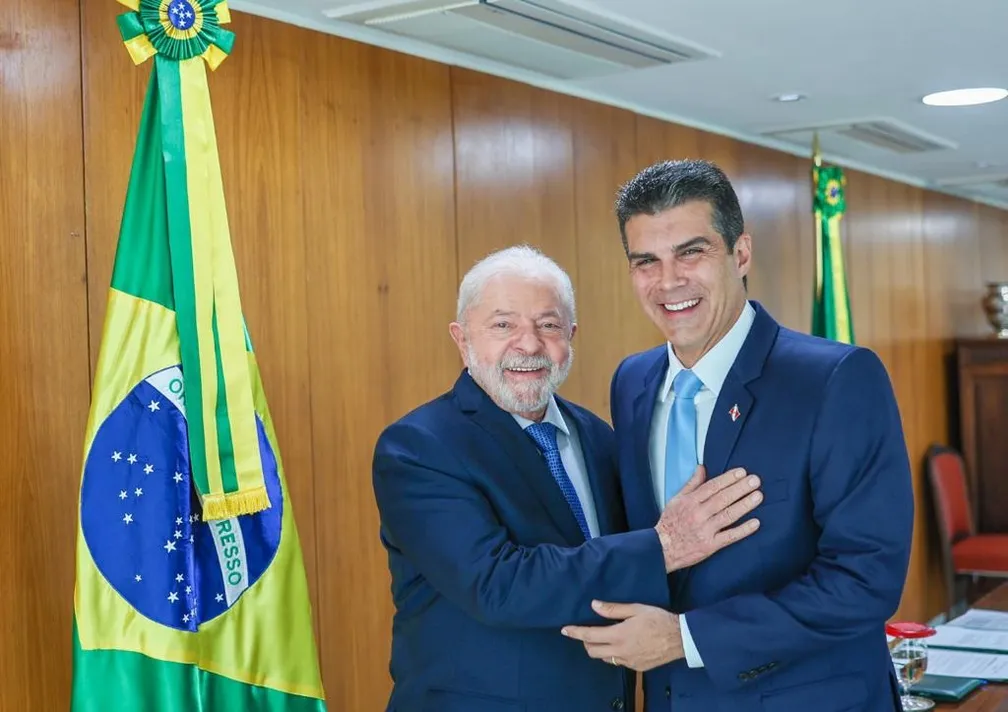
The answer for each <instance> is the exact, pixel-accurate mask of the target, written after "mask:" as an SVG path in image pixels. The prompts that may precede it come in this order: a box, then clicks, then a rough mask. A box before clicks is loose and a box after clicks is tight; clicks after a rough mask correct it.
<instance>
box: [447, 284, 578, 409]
mask: <svg viewBox="0 0 1008 712" xmlns="http://www.w3.org/2000/svg"><path fill="white" fill-rule="evenodd" d="M450 330H451V334H452V338H453V339H454V340H455V343H456V344H457V345H458V348H459V353H460V354H461V355H462V359H463V361H464V362H465V364H466V367H467V368H468V369H469V375H470V376H472V379H473V380H474V381H475V382H476V383H477V384H478V385H479V386H480V387H481V388H482V389H483V390H484V391H486V393H487V395H489V396H490V398H491V399H492V400H493V401H494V403H496V404H497V405H498V406H500V407H501V408H503V409H504V410H506V411H507V412H509V413H514V414H517V415H521V416H522V417H525V418H528V419H529V420H539V419H541V418H542V416H543V413H545V410H546V406H547V405H548V404H549V400H550V397H551V396H552V395H553V394H554V393H555V392H556V391H557V389H559V388H560V385H561V384H562V383H563V382H564V380H566V378H567V374H568V373H570V367H571V363H572V362H573V359H574V350H573V349H572V348H571V338H572V337H573V336H574V331H575V330H576V326H575V325H573V324H571V323H570V322H569V319H568V318H567V317H566V316H565V310H564V308H563V305H562V303H561V300H560V297H559V294H558V291H557V288H556V286H555V285H554V284H552V283H551V282H550V281H549V280H548V279H535V278H529V277H524V276H521V275H516V274H508V273H505V274H500V275H497V276H495V277H493V278H491V279H489V280H488V281H487V282H486V284H485V285H484V287H483V289H482V292H481V294H480V296H479V298H478V299H477V301H476V302H475V303H474V304H473V305H472V306H471V307H470V308H469V310H468V312H467V314H466V318H465V321H464V324H460V323H458V322H455V323H452V325H451V327H450Z"/></svg>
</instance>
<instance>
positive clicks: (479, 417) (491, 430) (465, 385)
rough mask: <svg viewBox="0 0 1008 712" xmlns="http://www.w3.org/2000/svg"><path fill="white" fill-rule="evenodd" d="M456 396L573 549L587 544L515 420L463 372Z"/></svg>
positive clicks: (546, 469)
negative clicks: (584, 543)
mask: <svg viewBox="0 0 1008 712" xmlns="http://www.w3.org/2000/svg"><path fill="white" fill-rule="evenodd" d="M455 394H456V396H457V397H458V399H459V403H460V405H461V407H462V410H463V412H465V413H467V414H468V415H469V417H470V418H472V420H473V421H474V422H475V423H476V424H477V425H479V426H480V427H481V428H482V429H483V430H484V431H485V432H486V433H487V435H488V436H489V437H490V439H491V440H493V441H494V442H495V443H496V444H497V445H498V447H500V448H501V450H502V451H503V452H502V457H501V462H502V463H506V462H510V463H512V464H513V466H514V469H515V470H516V471H517V473H518V476H519V477H521V478H522V481H524V482H525V483H526V484H527V485H528V487H529V489H530V490H531V491H532V492H534V493H535V495H536V498H537V499H538V500H539V501H540V502H541V503H542V505H543V508H544V509H545V510H546V512H547V513H548V514H549V516H550V519H552V521H553V523H554V524H555V525H556V527H557V529H558V530H560V532H561V533H562V534H563V536H564V538H565V539H566V540H567V541H568V542H569V543H570V544H571V545H572V546H576V545H578V544H581V543H583V542H584V540H585V539H584V534H582V533H581V528H580V527H579V526H578V523H577V520H576V519H575V518H574V513H573V512H572V511H571V508H570V505H568V504H567V500H566V499H564V496H563V492H561V491H560V488H559V487H558V486H557V483H556V480H554V479H553V475H552V473H550V471H549V466H547V464H546V459H545V458H544V457H543V455H542V453H541V452H540V451H539V448H538V447H536V444H535V442H534V441H533V440H532V438H531V437H529V436H528V435H526V434H525V433H524V432H523V431H522V428H521V426H520V425H518V422H517V421H516V420H515V419H514V417H512V416H511V415H510V414H509V413H507V412H505V411H504V410H502V409H501V408H500V407H499V406H497V404H496V403H494V402H493V401H492V400H491V399H490V397H489V396H488V395H487V394H486V393H485V392H484V391H483V389H482V388H480V387H479V386H478V385H477V384H476V382H475V381H473V380H472V378H471V377H470V376H469V374H468V372H463V374H462V375H461V376H460V377H459V379H458V381H457V382H456V384H455Z"/></svg>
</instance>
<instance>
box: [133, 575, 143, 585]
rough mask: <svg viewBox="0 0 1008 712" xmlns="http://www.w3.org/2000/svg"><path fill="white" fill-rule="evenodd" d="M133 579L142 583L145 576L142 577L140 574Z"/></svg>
mask: <svg viewBox="0 0 1008 712" xmlns="http://www.w3.org/2000/svg"><path fill="white" fill-rule="evenodd" d="M133 578H134V579H136V582H137V583H140V582H141V581H143V576H141V575H140V574H137V575H136V576H134V577H133Z"/></svg>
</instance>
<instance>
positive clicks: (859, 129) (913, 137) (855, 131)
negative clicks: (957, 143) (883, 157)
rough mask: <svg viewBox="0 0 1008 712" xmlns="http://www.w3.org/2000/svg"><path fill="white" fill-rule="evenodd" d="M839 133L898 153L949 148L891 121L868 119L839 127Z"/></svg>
mask: <svg viewBox="0 0 1008 712" xmlns="http://www.w3.org/2000/svg"><path fill="white" fill-rule="evenodd" d="M837 133H839V134H841V135H843V136H847V137H848V138H852V139H854V140H855V141H864V142H865V143H870V144H872V145H874V146H878V147H879V148H887V149H889V150H890V151H895V152H896V153H923V152H924V151H939V150H941V149H944V148H949V146H948V144H946V143H943V142H939V141H935V140H932V139H930V138H928V137H927V136H925V135H924V134H921V133H918V132H916V131H913V130H910V129H906V128H903V127H901V126H898V125H897V124H895V123H893V122H891V121H866V122H864V123H857V124H852V125H851V126H849V127H848V128H844V129H839V130H838V131H837Z"/></svg>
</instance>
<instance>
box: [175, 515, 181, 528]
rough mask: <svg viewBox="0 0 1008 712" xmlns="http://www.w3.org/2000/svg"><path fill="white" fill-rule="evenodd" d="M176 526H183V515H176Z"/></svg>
mask: <svg viewBox="0 0 1008 712" xmlns="http://www.w3.org/2000/svg"><path fill="white" fill-rule="evenodd" d="M175 526H177V527H180V526H182V517H175Z"/></svg>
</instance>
